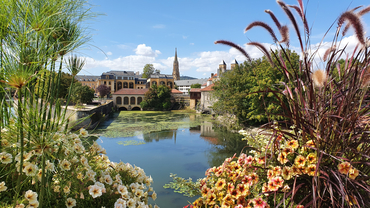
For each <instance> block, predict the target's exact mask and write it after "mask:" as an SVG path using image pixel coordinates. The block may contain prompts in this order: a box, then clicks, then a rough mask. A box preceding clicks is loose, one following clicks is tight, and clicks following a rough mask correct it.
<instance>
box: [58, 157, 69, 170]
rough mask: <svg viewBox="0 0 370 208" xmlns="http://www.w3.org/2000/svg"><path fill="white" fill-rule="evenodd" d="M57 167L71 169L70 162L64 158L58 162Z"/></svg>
mask: <svg viewBox="0 0 370 208" xmlns="http://www.w3.org/2000/svg"><path fill="white" fill-rule="evenodd" d="M59 167H60V169H62V170H70V169H71V163H70V162H69V161H67V160H65V159H64V160H63V161H62V162H61V163H59Z"/></svg>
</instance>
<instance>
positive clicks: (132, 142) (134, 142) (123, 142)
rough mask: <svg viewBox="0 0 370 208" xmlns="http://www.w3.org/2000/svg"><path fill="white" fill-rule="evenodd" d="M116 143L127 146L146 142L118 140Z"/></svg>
mask: <svg viewBox="0 0 370 208" xmlns="http://www.w3.org/2000/svg"><path fill="white" fill-rule="evenodd" d="M117 144H119V145H123V146H128V145H141V144H146V143H145V142H143V141H136V140H126V141H118V142H117Z"/></svg>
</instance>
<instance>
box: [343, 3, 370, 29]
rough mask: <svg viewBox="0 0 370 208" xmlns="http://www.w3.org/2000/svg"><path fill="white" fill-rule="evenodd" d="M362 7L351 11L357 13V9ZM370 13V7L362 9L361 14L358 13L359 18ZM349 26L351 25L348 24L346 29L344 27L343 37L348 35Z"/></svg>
mask: <svg viewBox="0 0 370 208" xmlns="http://www.w3.org/2000/svg"><path fill="white" fill-rule="evenodd" d="M360 7H362V6H358V7H356V8H354V9H351V10H350V11H352V12H354V11H356V10H357V9H359V8H360ZM368 12H370V6H368V7H366V8H365V9H362V10H361V11H359V12H358V13H357V15H358V16H359V17H361V16H362V15H364V14H366V13H368ZM349 26H350V24H346V27H344V29H343V32H342V35H343V36H345V35H346V34H347V32H348V30H349Z"/></svg>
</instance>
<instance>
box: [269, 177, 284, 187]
mask: <svg viewBox="0 0 370 208" xmlns="http://www.w3.org/2000/svg"><path fill="white" fill-rule="evenodd" d="M271 181H272V182H273V183H274V184H275V185H276V186H277V187H278V188H281V187H283V183H284V180H283V179H282V178H281V177H280V176H278V177H275V178H273V179H272V180H271Z"/></svg>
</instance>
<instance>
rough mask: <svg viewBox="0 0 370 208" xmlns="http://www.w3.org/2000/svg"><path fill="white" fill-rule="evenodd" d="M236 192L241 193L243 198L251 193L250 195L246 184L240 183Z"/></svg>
mask: <svg viewBox="0 0 370 208" xmlns="http://www.w3.org/2000/svg"><path fill="white" fill-rule="evenodd" d="M236 190H237V191H238V192H239V193H240V195H241V196H244V197H245V196H247V195H249V193H250V192H249V186H248V185H246V184H242V183H240V184H238V185H237V186H236Z"/></svg>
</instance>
